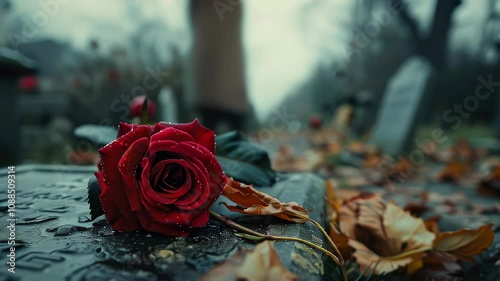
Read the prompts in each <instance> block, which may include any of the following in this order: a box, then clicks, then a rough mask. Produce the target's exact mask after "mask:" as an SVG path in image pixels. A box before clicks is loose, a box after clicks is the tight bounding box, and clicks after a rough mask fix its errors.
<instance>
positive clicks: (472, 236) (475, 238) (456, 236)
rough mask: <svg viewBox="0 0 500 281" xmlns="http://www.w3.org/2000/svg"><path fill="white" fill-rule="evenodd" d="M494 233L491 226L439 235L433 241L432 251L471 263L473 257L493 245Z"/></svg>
mask: <svg viewBox="0 0 500 281" xmlns="http://www.w3.org/2000/svg"><path fill="white" fill-rule="evenodd" d="M493 238H495V233H494V232H493V230H492V224H487V225H483V226H481V227H479V228H478V229H475V230H471V229H460V230H458V231H454V232H443V233H439V234H438V235H437V237H436V240H435V241H434V249H435V250H438V251H442V252H447V253H449V254H452V255H454V256H455V257H457V258H459V259H461V260H465V261H468V262H473V261H474V260H473V258H472V257H473V256H475V255H477V254H480V253H482V252H483V251H484V250H486V249H488V247H490V246H491V243H493Z"/></svg>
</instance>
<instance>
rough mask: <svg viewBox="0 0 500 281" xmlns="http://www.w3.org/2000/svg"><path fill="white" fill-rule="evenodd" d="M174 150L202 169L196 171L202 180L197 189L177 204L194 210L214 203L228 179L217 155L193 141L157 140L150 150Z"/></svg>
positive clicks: (151, 151) (153, 152)
mask: <svg viewBox="0 0 500 281" xmlns="http://www.w3.org/2000/svg"><path fill="white" fill-rule="evenodd" d="M174 151H175V152H177V153H179V154H180V155H183V156H184V157H185V159H187V160H190V161H191V162H193V163H194V164H195V165H192V167H193V169H195V168H197V169H199V170H201V171H200V172H196V176H198V178H197V180H199V181H200V184H199V185H198V184H197V185H196V186H195V188H196V189H193V190H192V191H191V192H189V193H187V194H186V195H185V196H184V197H185V198H180V199H179V200H177V201H176V202H175V205H176V206H177V207H178V208H180V209H184V210H192V209H198V208H206V207H207V206H210V205H211V204H213V202H215V200H217V198H218V197H219V196H220V194H221V193H222V189H223V188H224V186H225V183H226V181H227V178H226V176H225V174H224V172H223V171H222V168H221V167H220V164H219V162H218V161H217V159H216V158H215V156H214V155H213V154H212V153H211V152H210V151H209V150H208V149H206V148H205V147H203V146H201V145H199V144H197V143H192V142H182V143H175V142H172V141H157V142H154V143H151V145H150V146H149V150H148V152H149V153H150V154H151V155H154V154H155V153H158V152H174ZM200 176H203V177H200ZM195 184H196V182H195ZM202 206H203V207H202Z"/></svg>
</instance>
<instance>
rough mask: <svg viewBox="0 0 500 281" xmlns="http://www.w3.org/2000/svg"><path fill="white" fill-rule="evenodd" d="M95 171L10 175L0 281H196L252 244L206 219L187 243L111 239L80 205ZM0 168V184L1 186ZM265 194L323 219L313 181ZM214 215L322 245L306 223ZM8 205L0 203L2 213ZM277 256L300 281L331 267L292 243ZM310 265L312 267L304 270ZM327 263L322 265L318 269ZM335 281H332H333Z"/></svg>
mask: <svg viewBox="0 0 500 281" xmlns="http://www.w3.org/2000/svg"><path fill="white" fill-rule="evenodd" d="M94 169H95V168H94V167H71V166H49V165H47V166H38V165H37V166H31V165H28V166H18V167H17V169H16V216H17V225H16V252H15V253H16V273H15V274H12V273H10V272H8V271H7V268H8V265H6V264H5V262H2V264H3V266H2V269H1V271H0V280H196V279H197V277H199V276H200V275H201V274H203V273H205V272H206V271H208V270H209V269H210V268H212V267H213V266H214V265H215V264H216V263H218V262H221V261H223V260H225V259H226V258H228V257H229V256H231V255H232V254H234V253H235V252H236V251H237V250H238V249H239V248H240V247H247V248H252V247H253V246H254V244H253V243H251V242H247V241H246V240H243V239H240V238H238V237H236V236H235V235H234V230H232V229H230V228H228V227H227V226H225V225H223V224H221V223H219V222H217V221H214V220H213V219H211V220H210V222H209V224H208V225H207V226H206V227H204V228H202V229H197V230H196V231H194V232H193V233H192V234H191V236H190V237H177V238H171V237H164V236H161V235H157V234H153V233H147V232H143V231H137V232H132V233H116V232H114V231H113V230H112V229H111V228H110V227H109V226H108V224H107V223H106V221H105V220H104V217H100V218H98V219H96V220H95V221H90V214H89V210H88V203H87V200H86V192H87V182H88V180H89V178H90V176H91V175H92V173H93V172H94ZM6 177H7V176H6V169H5V171H1V172H0V181H3V182H6V181H7V180H6ZM280 177H281V178H280V179H279V181H278V183H277V184H276V185H275V186H274V187H272V188H262V189H261V190H263V191H264V192H268V193H269V194H271V195H273V196H275V197H277V198H279V199H280V200H281V201H282V202H286V201H296V202H298V203H299V204H301V205H303V206H304V207H305V208H306V209H308V210H310V211H311V217H312V218H313V219H316V220H318V221H322V220H323V214H324V200H323V198H324V182H323V181H322V180H321V179H319V178H318V177H316V176H314V175H311V174H302V175H299V174H290V175H281V176H280ZM221 200H224V198H220V199H219V201H218V202H216V203H215V204H214V206H213V207H212V210H214V211H216V212H218V213H222V214H224V215H227V216H229V217H230V218H232V219H233V220H235V221H237V222H238V223H241V224H243V225H245V226H249V227H250V228H253V229H255V230H258V231H261V232H267V233H269V234H273V235H284V236H295V237H301V238H305V239H308V240H311V241H315V242H317V243H324V240H323V238H322V236H321V235H320V233H319V231H318V230H316V229H315V228H313V227H312V226H311V225H310V224H306V225H296V224H291V223H286V222H284V221H282V220H280V219H275V218H269V217H254V216H244V215H241V214H234V213H229V212H228V211H227V210H225V207H224V206H222V205H220V204H219V202H221ZM7 204H8V203H7V198H6V197H5V196H2V197H0V209H1V210H2V211H3V213H4V214H6V210H7ZM7 224H8V223H7V217H6V216H2V219H1V220H0V229H1V230H0V245H1V248H0V250H1V255H2V257H3V258H2V260H4V261H6V260H7V258H6V255H7V254H8V253H9V247H10V246H8V245H7V243H6V242H7V240H6V239H7V238H8V235H9V232H8V229H7V228H6V226H7ZM275 247H276V250H277V251H278V253H279V255H280V258H281V260H282V262H283V264H284V265H285V267H287V268H288V269H289V270H291V271H292V272H294V273H296V274H297V275H299V276H300V278H301V280H322V278H324V276H322V275H320V274H316V273H313V272H314V271H315V270H316V271H318V272H321V271H322V269H319V267H323V266H325V267H328V268H329V271H330V272H331V273H330V275H336V272H332V271H335V270H332V268H333V269H335V267H332V265H331V264H328V262H329V261H328V260H327V259H326V258H325V257H324V256H323V255H321V254H320V253H318V252H315V251H312V250H309V249H304V247H301V246H297V245H296V244H295V243H293V242H276V243H275ZM301 257H303V258H305V260H307V261H309V262H310V263H311V264H312V265H314V264H316V265H314V266H315V267H316V268H315V267H314V266H313V267H312V268H310V267H308V266H307V265H306V264H304V263H297V262H294V261H292V259H294V260H301ZM324 263H326V264H324ZM333 277H335V276H333Z"/></svg>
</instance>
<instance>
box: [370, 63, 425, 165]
mask: <svg viewBox="0 0 500 281" xmlns="http://www.w3.org/2000/svg"><path fill="white" fill-rule="evenodd" d="M432 73H433V70H432V67H431V65H430V63H429V62H427V61H426V60H425V59H424V58H420V57H413V58H410V59H408V60H407V61H406V62H405V63H404V64H403V65H401V66H400V68H399V69H398V71H397V72H396V74H395V75H394V76H393V77H392V78H391V80H390V81H389V83H388V86H387V88H386V92H385V94H384V97H383V100H382V103H381V107H380V111H379V113H378V116H377V120H376V121H375V125H374V127H373V137H372V142H373V143H374V144H376V145H378V146H379V147H381V148H382V150H383V151H384V152H385V153H388V154H390V155H393V156H396V155H397V154H398V153H401V152H402V151H403V150H404V149H406V148H407V145H408V144H409V142H410V141H411V137H412V135H413V131H414V129H415V121H416V118H417V115H418V112H419V109H420V107H421V104H422V100H423V99H424V98H423V97H424V94H425V92H426V91H427V90H428V89H427V86H428V85H429V83H428V82H429V78H430V77H431V75H432Z"/></svg>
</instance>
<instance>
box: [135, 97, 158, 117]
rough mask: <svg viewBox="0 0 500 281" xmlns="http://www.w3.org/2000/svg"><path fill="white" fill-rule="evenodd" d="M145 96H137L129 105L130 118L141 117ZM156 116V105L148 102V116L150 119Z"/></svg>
mask: <svg viewBox="0 0 500 281" xmlns="http://www.w3.org/2000/svg"><path fill="white" fill-rule="evenodd" d="M145 99H146V96H137V97H135V98H134V99H133V100H132V101H131V102H130V104H129V115H130V117H132V118H134V117H141V116H142V105H143V104H144V100H145ZM155 115H156V104H155V103H154V102H152V101H151V100H148V116H149V117H150V118H152V117H154V116H155Z"/></svg>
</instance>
